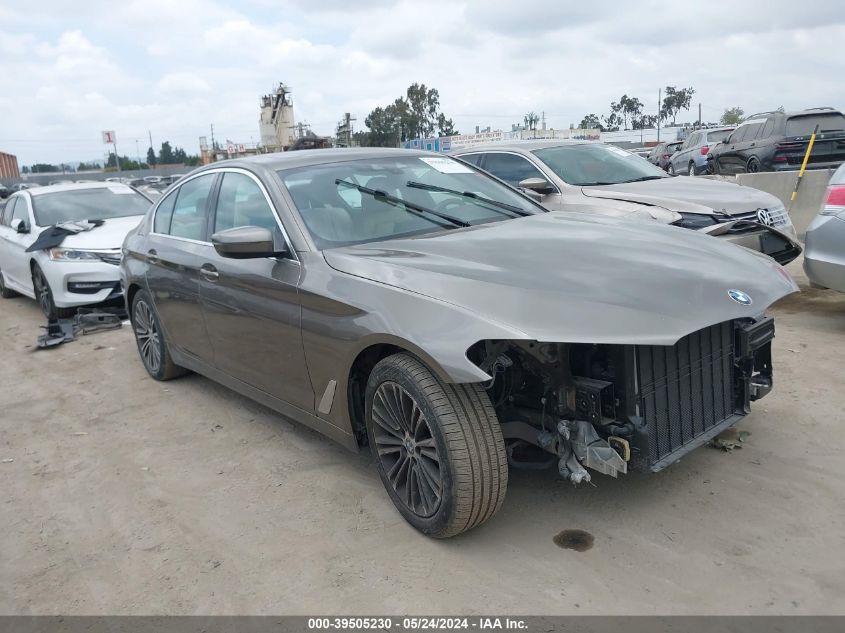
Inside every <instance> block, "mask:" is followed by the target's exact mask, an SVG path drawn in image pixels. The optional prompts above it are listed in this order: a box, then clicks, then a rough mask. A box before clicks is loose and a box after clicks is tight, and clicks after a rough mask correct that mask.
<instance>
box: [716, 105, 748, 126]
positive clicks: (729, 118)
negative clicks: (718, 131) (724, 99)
mask: <svg viewBox="0 0 845 633" xmlns="http://www.w3.org/2000/svg"><path fill="white" fill-rule="evenodd" d="M744 116H745V110H743V109H742V108H740V107H739V106H734V107H732V108H725V111H724V112H723V113H722V118H720V119H719V122H720V123H721V124H722V125H739V124H740V123H742V118H743V117H744Z"/></svg>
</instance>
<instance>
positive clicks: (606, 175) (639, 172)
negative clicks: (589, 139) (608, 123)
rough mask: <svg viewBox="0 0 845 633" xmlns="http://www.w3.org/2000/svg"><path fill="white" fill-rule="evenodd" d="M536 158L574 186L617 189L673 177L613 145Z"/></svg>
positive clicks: (563, 149) (540, 153) (570, 148)
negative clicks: (628, 183)
mask: <svg viewBox="0 0 845 633" xmlns="http://www.w3.org/2000/svg"><path fill="white" fill-rule="evenodd" d="M534 154H535V155H536V156H537V157H538V158H539V159H540V160H542V161H543V162H544V163H545V164H546V165H548V166H549V169H551V170H552V171H553V172H555V174H557V175H558V176H559V177H560V178H561V180H563V181H564V182H565V183H567V184H570V185H576V186H589V185H615V184H619V183H623V182H638V181H641V180H653V179H656V178H670V177H671V176H667V175H666V173H664V171H663V170H662V169H660V168H659V167H657V166H655V165H652V164H651V163H650V162H648V161H647V160H646V159H644V158H641V157H639V156H636V155H635V154H631V153H630V152H626V151H625V150H624V149H619V148H618V147H614V146H613V145H604V144H601V143H584V144H573V145H561V146H559V147H549V148H546V149H538V150H535V151H534Z"/></svg>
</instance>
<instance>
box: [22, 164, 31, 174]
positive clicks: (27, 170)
mask: <svg viewBox="0 0 845 633" xmlns="http://www.w3.org/2000/svg"><path fill="white" fill-rule="evenodd" d="M21 173H22V174H28V173H29V167H27V166H26V165H24V166H23V167H21Z"/></svg>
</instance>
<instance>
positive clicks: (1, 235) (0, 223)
mask: <svg viewBox="0 0 845 633" xmlns="http://www.w3.org/2000/svg"><path fill="white" fill-rule="evenodd" d="M17 199H18V198H17V196H12V197H10V198H9V200H8V201H7V202H6V203H5V204H4V205H2V206H0V271H6V272H4V273H3V275H4V278H5V279H7V280H10V275H9V270H8V269H9V262H10V261H11V255H12V251H13V248H14V246H13V242H12V236H13V233H14V231H12V228H11V227H10V226H9V223H10V222H11V221H12V213H13V212H14V209H15V203H16V202H17Z"/></svg>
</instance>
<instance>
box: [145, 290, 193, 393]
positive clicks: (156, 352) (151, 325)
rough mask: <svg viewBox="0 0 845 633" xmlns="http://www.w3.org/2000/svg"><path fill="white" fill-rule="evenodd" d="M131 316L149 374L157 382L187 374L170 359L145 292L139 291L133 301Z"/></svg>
mask: <svg viewBox="0 0 845 633" xmlns="http://www.w3.org/2000/svg"><path fill="white" fill-rule="evenodd" d="M131 316H132V330H133V331H134V332H135V342H136V343H138V353H139V354H140V355H141V361H142V362H143V363H144V368H145V369H146V370H147V373H148V374H149V375H150V376H152V377H153V378H155V379H156V380H170V379H172V378H176V377H177V376H181V375H183V374H186V373H187V370H186V369H185V368H183V367H180V366H179V365H177V364H176V363H174V362H173V359H172V358H171V357H170V351H169V350H168V349H167V343H166V341H165V340H164V332H162V329H161V323H160V322H159V320H158V314H156V311H155V308H154V307H153V302H152V300H151V299H150V295H149V294H147V292H146V291H145V290H139V291H138V293H137V294H136V295H135V297H134V298H133V299H132V314H131Z"/></svg>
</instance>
